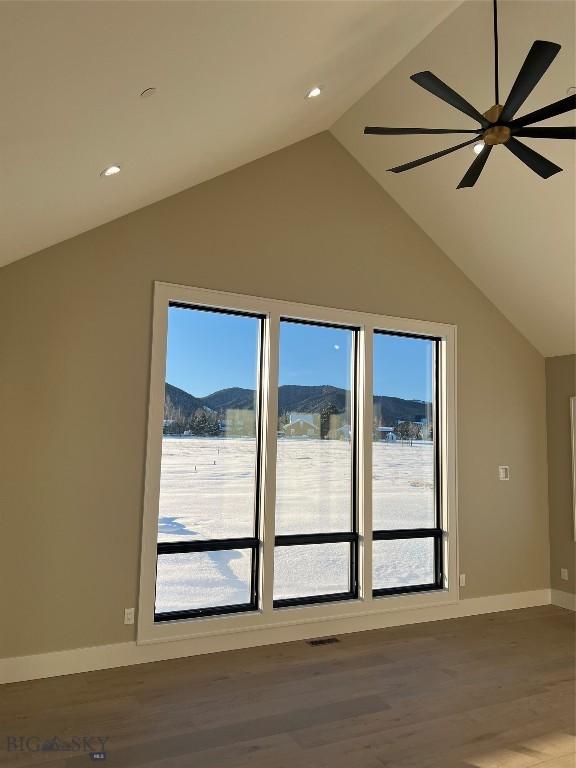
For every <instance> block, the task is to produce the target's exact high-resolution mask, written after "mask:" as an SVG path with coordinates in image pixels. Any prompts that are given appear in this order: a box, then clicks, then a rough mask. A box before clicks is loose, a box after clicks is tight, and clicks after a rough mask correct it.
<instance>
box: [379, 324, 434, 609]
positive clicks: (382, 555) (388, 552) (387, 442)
mask: <svg viewBox="0 0 576 768" xmlns="http://www.w3.org/2000/svg"><path fill="white" fill-rule="evenodd" d="M440 343H441V342H440V339H438V338H435V337H429V336H416V335H413V334H402V333H391V332H385V331H375V332H374V336H373V414H374V434H373V445H372V522H373V533H372V538H373V546H372V587H373V594H374V595H375V596H381V595H382V596H383V595H390V594H401V593H409V592H418V591H427V590H433V589H442V588H443V586H444V577H443V571H444V567H443V530H442V528H443V526H442V509H441V487H440V484H441V472H440V456H441V444H440V441H441V430H440V390H439V382H440V378H439V377H440Z"/></svg>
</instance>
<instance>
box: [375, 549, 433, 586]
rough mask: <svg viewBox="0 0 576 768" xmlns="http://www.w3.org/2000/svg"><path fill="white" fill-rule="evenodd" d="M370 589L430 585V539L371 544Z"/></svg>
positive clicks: (431, 559) (431, 555)
mask: <svg viewBox="0 0 576 768" xmlns="http://www.w3.org/2000/svg"><path fill="white" fill-rule="evenodd" d="M372 564H373V570H374V576H373V589H391V588H393V587H408V586H418V585H420V584H433V583H434V539H433V538H429V539H394V540H383V541H374V542H373V550H372Z"/></svg>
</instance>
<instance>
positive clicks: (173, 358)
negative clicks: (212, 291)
mask: <svg viewBox="0 0 576 768" xmlns="http://www.w3.org/2000/svg"><path fill="white" fill-rule="evenodd" d="M260 323H261V320H260V319H259V318H256V317H247V316H242V315H233V314H227V313H223V312H213V311H209V310H201V309H194V308H188V307H170V309H169V311H168V347H167V356H166V386H165V399H164V426H163V431H164V438H163V441H162V471H161V481H160V514H159V522H158V541H181V540H184V541H186V540H192V539H222V538H235V537H243V536H246V537H248V536H254V532H255V488H256V482H255V478H256V460H257V440H256V435H257V428H256V421H257V407H256V405H257V388H258V367H259V357H260V355H259V346H260V341H259V340H260Z"/></svg>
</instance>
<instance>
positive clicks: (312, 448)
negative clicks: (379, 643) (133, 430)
mask: <svg viewBox="0 0 576 768" xmlns="http://www.w3.org/2000/svg"><path fill="white" fill-rule="evenodd" d="M255 464H256V444H255V441H254V440H253V439H248V438H247V439H243V438H229V439H220V438H179V437H165V438H164V440H163V451H162V478H161V492H160V518H159V525H158V540H159V541H179V540H192V539H205V538H211V539H216V538H232V537H245V536H253V535H254V530H253V520H254V487H255V483H254V478H255ZM373 478H374V482H373V518H374V526H375V528H411V527H428V526H433V525H434V487H433V484H434V457H433V447H432V444H431V443H426V442H421V443H418V442H414V443H413V445H411V446H410V445H408V444H407V443H399V442H397V443H385V442H376V443H374V446H373ZM350 487H351V455H350V444H349V443H348V442H346V441H337V440H316V439H306V438H300V439H298V438H285V439H280V440H279V441H278V462H277V479H276V533H277V534H283V533H312V532H326V531H344V530H349V528H350V519H351V506H350ZM349 552H350V549H349V545H347V544H326V545H308V546H300V547H286V548H284V547H281V548H277V549H276V552H275V574H274V596H275V598H286V597H295V596H301V595H303V594H306V595H317V594H327V593H331V592H343V591H346V590H347V589H348V584H347V572H348V568H347V564H348V558H349ZM250 558H251V553H250V551H239V550H233V551H222V552H209V553H188V554H176V555H163V556H161V557H160V558H159V563H158V580H157V592H156V610H157V611H173V610H181V609H189V608H203V607H207V606H215V605H230V604H235V603H242V602H248V601H249V598H250V572H251V564H250ZM373 561H374V586H375V587H390V586H397V585H406V584H420V583H423V582H429V581H431V580H432V578H433V550H432V541H431V540H429V539H413V540H403V541H382V542H376V543H375V544H374V550H373Z"/></svg>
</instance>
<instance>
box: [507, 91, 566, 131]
mask: <svg viewBox="0 0 576 768" xmlns="http://www.w3.org/2000/svg"><path fill="white" fill-rule="evenodd" d="M572 109H576V95H572V96H566V98H565V99H560V101H555V102H554V103H553V104H548V106H547V107H542V108H541V109H537V110H536V111H534V112H530V113H529V114H528V115H524V116H523V117H517V118H516V119H515V120H512V121H511V122H510V123H509V125H510V127H511V128H515V127H517V126H520V125H532V123H539V122H540V121H541V120H548V118H549V117H556V115H563V114H564V113H565V112H570V110H572Z"/></svg>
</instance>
